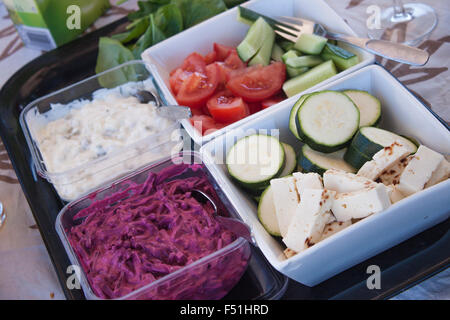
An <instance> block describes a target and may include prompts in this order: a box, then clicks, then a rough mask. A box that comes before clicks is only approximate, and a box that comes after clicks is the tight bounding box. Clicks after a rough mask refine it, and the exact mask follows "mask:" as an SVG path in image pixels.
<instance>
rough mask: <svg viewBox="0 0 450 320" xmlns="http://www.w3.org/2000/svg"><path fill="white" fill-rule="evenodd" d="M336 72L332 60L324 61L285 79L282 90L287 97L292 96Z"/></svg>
mask: <svg viewBox="0 0 450 320" xmlns="http://www.w3.org/2000/svg"><path fill="white" fill-rule="evenodd" d="M336 74H337V70H336V67H335V65H334V63H333V61H332V60H329V61H325V62H323V63H321V64H319V65H318V66H315V67H314V68H312V69H309V70H308V71H306V72H305V73H303V74H301V75H299V76H297V77H295V78H292V79H289V80H288V81H286V82H285V83H284V84H283V91H284V93H286V95H287V96H288V97H292V96H295V95H296V94H297V93H300V92H303V91H305V90H306V89H308V88H311V87H312V86H315V85H316V84H318V83H320V82H322V81H324V80H326V79H328V78H331V77H332V76H334V75H336Z"/></svg>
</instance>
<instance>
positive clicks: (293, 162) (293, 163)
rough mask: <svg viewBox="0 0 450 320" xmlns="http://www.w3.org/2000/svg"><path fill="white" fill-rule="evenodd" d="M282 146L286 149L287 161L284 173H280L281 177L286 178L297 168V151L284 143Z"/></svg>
mask: <svg viewBox="0 0 450 320" xmlns="http://www.w3.org/2000/svg"><path fill="white" fill-rule="evenodd" d="M281 145H282V146H283V149H284V154H285V156H286V161H285V163H284V168H283V171H281V173H280V177H285V176H288V175H290V174H291V173H292V172H294V170H295V169H296V168H297V155H296V154H295V150H294V148H293V147H292V146H291V145H289V144H287V143H284V142H282V143H281Z"/></svg>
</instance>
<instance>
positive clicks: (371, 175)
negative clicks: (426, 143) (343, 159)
mask: <svg viewBox="0 0 450 320" xmlns="http://www.w3.org/2000/svg"><path fill="white" fill-rule="evenodd" d="M410 153H411V151H410V150H409V149H408V148H406V147H405V146H403V145H402V144H401V143H400V142H397V141H395V142H394V143H393V144H391V145H390V146H387V147H384V148H383V149H381V150H380V151H378V152H377V153H375V155H374V156H373V157H372V160H370V161H367V162H366V163H364V165H363V166H362V167H361V168H360V169H359V171H358V175H359V176H363V177H366V178H368V179H372V180H375V179H377V178H378V177H379V176H380V175H381V174H382V173H383V172H385V171H386V170H388V169H390V168H391V167H393V166H394V165H395V164H396V163H397V162H398V161H400V160H401V159H403V158H405V157H406V156H407V155H409V154H410Z"/></svg>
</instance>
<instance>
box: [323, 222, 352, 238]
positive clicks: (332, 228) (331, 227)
mask: <svg viewBox="0 0 450 320" xmlns="http://www.w3.org/2000/svg"><path fill="white" fill-rule="evenodd" d="M351 225H352V221H351V220H348V221H335V222H332V223H328V224H327V225H326V226H325V228H324V229H323V233H322V239H320V241H322V240H325V239H326V238H328V237H330V236H332V235H333V234H335V233H338V232H339V231H341V230H344V229H345V228H347V227H348V226H351Z"/></svg>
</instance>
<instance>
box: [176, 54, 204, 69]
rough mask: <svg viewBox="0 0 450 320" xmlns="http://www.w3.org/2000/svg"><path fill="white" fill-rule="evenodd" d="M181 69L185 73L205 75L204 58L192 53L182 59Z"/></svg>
mask: <svg viewBox="0 0 450 320" xmlns="http://www.w3.org/2000/svg"><path fill="white" fill-rule="evenodd" d="M181 69H183V70H184V71H187V72H191V73H192V72H198V73H205V70H206V62H205V58H203V56H202V55H201V54H199V53H197V52H193V53H191V54H190V55H188V56H187V57H186V59H184V61H183V64H182V65H181Z"/></svg>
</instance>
